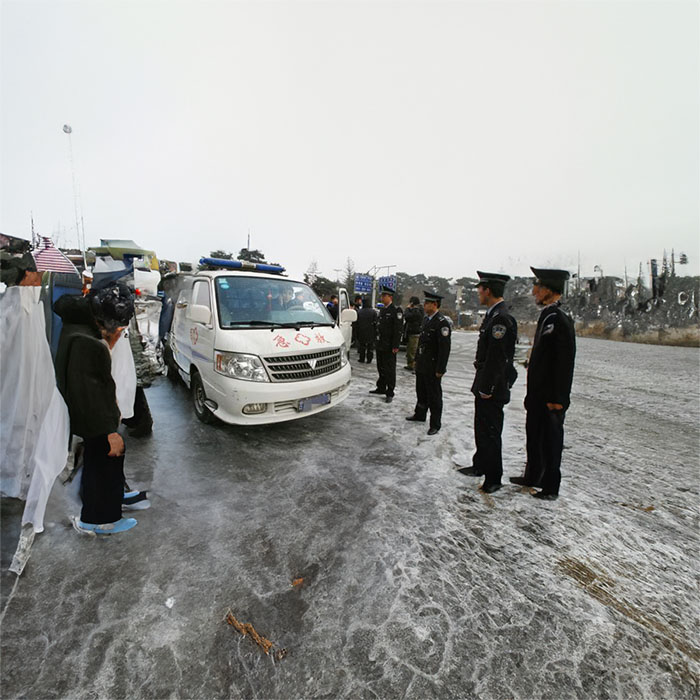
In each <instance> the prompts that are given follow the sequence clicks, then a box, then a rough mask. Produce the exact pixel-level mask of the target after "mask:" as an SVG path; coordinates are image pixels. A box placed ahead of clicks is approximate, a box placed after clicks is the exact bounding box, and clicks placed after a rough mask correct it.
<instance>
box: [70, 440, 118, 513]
mask: <svg viewBox="0 0 700 700" xmlns="http://www.w3.org/2000/svg"><path fill="white" fill-rule="evenodd" d="M83 445H84V447H85V452H84V453H83V476H82V481H81V483H80V495H81V498H82V501H83V509H82V511H81V513H80V519H81V520H82V521H83V522H84V523H93V524H96V525H102V524H104V523H115V522H117V520H120V519H121V517H122V498H123V496H124V455H121V457H109V456H108V455H109V440H107V436H106V435H99V436H97V437H92V438H86V439H85V440H84V442H83Z"/></svg>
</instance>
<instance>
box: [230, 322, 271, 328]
mask: <svg viewBox="0 0 700 700" xmlns="http://www.w3.org/2000/svg"><path fill="white" fill-rule="evenodd" d="M279 325H280V324H279V323H272V322H271V321H229V324H228V327H229V328H230V327H231V326H265V328H270V327H275V326H279Z"/></svg>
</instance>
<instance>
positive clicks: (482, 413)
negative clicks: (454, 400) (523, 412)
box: [472, 396, 503, 484]
mask: <svg viewBox="0 0 700 700" xmlns="http://www.w3.org/2000/svg"><path fill="white" fill-rule="evenodd" d="M502 432H503V402H502V401H495V400H494V399H482V398H481V397H480V396H476V397H475V398H474V442H475V443H476V452H475V453H474V457H472V466H474V468H475V469H476V470H477V471H479V472H481V473H482V474H484V477H485V478H484V484H500V483H501V477H502V476H503V458H502V455H501V433H502Z"/></svg>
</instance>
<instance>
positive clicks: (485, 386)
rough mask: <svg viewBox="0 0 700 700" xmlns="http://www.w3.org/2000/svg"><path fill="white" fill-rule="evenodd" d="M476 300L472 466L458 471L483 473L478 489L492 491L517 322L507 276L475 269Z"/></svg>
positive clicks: (499, 472)
mask: <svg viewBox="0 0 700 700" xmlns="http://www.w3.org/2000/svg"><path fill="white" fill-rule="evenodd" d="M477 275H479V282H478V283H477V285H476V288H477V290H478V292H479V303H480V304H482V305H483V306H486V307H487V311H486V314H485V315H484V320H483V321H482V323H481V328H480V329H479V342H478V343H477V346H476V360H475V361H474V367H475V368H476V374H475V375H474V382H473V383H472V394H474V442H475V443H476V452H475V453H474V456H473V457H472V466H471V467H464V468H463V469H459V470H458V471H459V472H461V473H462V474H466V475H467V476H482V475H483V476H484V483H483V484H482V485H481V490H482V491H483V492H484V493H493V492H494V491H498V489H500V488H501V478H502V476H503V460H502V455H501V451H502V450H501V447H502V446H501V434H502V432H503V407H504V406H505V405H506V404H507V403H508V402H509V401H510V389H511V387H512V386H513V383H514V382H515V379H516V377H517V376H518V375H517V372H516V371H515V367H514V366H513V356H514V354H515V343H516V341H517V339H518V324H517V323H516V321H515V319H514V318H513V317H512V316H511V315H510V314H509V313H508V310H507V309H506V303H505V301H504V300H503V292H504V290H505V286H506V282H507V281H508V280H509V279H510V277H509V276H508V275H501V274H497V273H495V272H481V271H480V270H477Z"/></svg>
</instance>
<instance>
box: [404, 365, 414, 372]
mask: <svg viewBox="0 0 700 700" xmlns="http://www.w3.org/2000/svg"><path fill="white" fill-rule="evenodd" d="M404 369H407V370H408V371H409V372H413V367H409V366H408V365H406V367H404Z"/></svg>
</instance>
